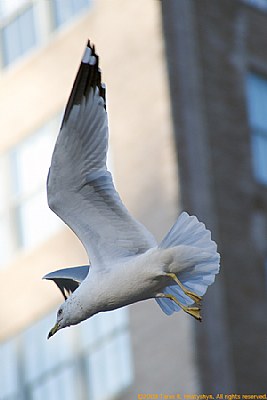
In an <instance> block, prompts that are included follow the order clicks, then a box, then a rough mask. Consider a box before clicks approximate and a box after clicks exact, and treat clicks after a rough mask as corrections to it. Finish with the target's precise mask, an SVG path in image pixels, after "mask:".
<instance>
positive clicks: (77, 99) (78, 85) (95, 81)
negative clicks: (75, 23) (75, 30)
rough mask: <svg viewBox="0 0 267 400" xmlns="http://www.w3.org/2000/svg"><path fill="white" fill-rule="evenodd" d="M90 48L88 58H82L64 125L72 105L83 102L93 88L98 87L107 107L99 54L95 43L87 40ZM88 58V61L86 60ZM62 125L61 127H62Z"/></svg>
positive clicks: (66, 110) (68, 103)
mask: <svg viewBox="0 0 267 400" xmlns="http://www.w3.org/2000/svg"><path fill="white" fill-rule="evenodd" d="M87 48H89V49H90V51H91V54H90V56H89V58H88V60H87V58H84V55H85V53H84V55H83V58H82V61H81V64H80V67H79V70H78V72H77V75H76V78H75V81H74V84H73V87H72V90H71V93H70V97H69V100H68V102H67V106H66V109H65V113H64V117H63V121H62V125H63V124H64V123H65V122H66V121H67V120H68V118H69V115H70V112H71V110H72V107H73V106H74V105H75V104H81V102H82V99H83V98H84V97H85V98H87V97H88V96H89V93H90V91H91V90H95V89H96V88H98V90H99V95H100V96H101V97H102V98H103V100H104V107H105V108H106V90H105V87H104V86H103V83H102V80H101V71H100V69H99V56H98V55H97V54H96V51H95V45H94V44H92V43H91V42H90V39H88V41H87V46H86V48H85V52H86V49H87ZM84 60H86V62H84ZM62 125H61V127H62Z"/></svg>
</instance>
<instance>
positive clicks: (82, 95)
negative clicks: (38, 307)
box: [45, 42, 220, 337]
mask: <svg viewBox="0 0 267 400" xmlns="http://www.w3.org/2000/svg"><path fill="white" fill-rule="evenodd" d="M107 147H108V124H107V114H106V109H105V87H104V85H103V84H102V83H101V73H100V70H99V68H98V56H97V55H96V53H95V50H94V47H92V46H91V45H90V43H89V42H88V45H87V47H86V50H85V54H84V56H83V59H82V62H81V66H80V69H79V71H78V73H77V76H76V79H75V82H74V85H73V89H72V92H71V95H70V98H69V101H68V104H67V107H66V110H65V114H64V117H63V122H62V127H61V130H60V133H59V135H58V138H57V142H56V145H55V149H54V152H53V156H52V162H51V167H50V172H49V176H48V182H47V193H48V204H49V207H50V208H51V209H52V210H53V211H54V212H55V213H56V214H57V215H58V216H59V217H60V218H61V219H62V220H63V221H64V222H65V223H66V224H68V225H69V227H70V228H71V229H72V230H73V231H74V232H75V233H76V235H77V236H78V237H79V238H80V240H81V242H82V243H83V245H84V247H85V249H86V251H87V253H88V257H89V259H90V268H89V266H87V267H86V266H84V267H77V269H75V268H69V269H67V270H62V271H64V273H62V271H61V272H60V271H56V273H51V274H48V275H46V277H45V278H47V279H54V280H55V282H56V283H57V284H58V286H59V287H60V289H61V291H62V293H63V294H64V291H63V289H62V285H63V284H62V282H63V281H64V284H66V279H69V278H70V279H73V282H72V284H73V285H74V286H73V285H72V286H71V287H70V288H69V289H68V291H69V292H72V294H71V295H70V296H69V297H68V298H66V301H65V303H63V304H62V306H61V307H60V309H59V311H58V317H57V323H56V325H55V327H54V328H52V329H51V331H50V333H49V337H50V336H52V335H53V334H54V333H56V332H57V331H58V330H59V329H61V328H64V327H66V326H69V325H74V324H77V323H79V322H81V321H82V320H84V319H87V318H89V317H91V316H92V315H94V314H96V313H98V312H102V311H109V310H113V309H116V308H119V307H123V306H125V305H128V304H132V303H134V302H137V301H141V300H146V299H149V298H155V299H156V301H157V302H158V304H159V305H160V307H161V308H162V310H163V311H164V312H165V313H166V314H168V315H169V314H172V313H173V312H174V311H179V310H180V309H181V308H182V309H183V310H184V311H185V312H187V313H189V314H190V315H192V316H194V317H195V318H196V319H199V320H201V316H200V308H199V305H200V300H201V296H202V295H203V294H204V293H205V292H206V290H207V287H208V286H209V285H210V284H211V283H212V282H213V281H214V278H215V274H217V273H218V271H219V259H220V257H219V254H218V253H217V246H216V243H215V242H213V241H212V240H211V235H210V232H209V231H208V230H207V229H206V228H205V226H204V224H203V223H200V222H199V221H198V219H197V218H196V217H194V216H189V215H188V214H187V213H185V212H183V213H182V214H181V215H180V217H179V218H178V219H177V221H176V222H175V224H174V225H173V227H172V229H171V230H170V231H169V233H168V234H167V235H166V236H165V238H164V239H163V240H162V242H161V243H160V244H159V245H157V242H156V241H155V239H154V238H153V236H152V235H151V233H150V232H149V231H148V230H147V229H146V228H145V227H144V226H143V225H142V224H140V223H139V222H138V221H136V220H135V219H134V218H133V217H132V216H131V215H130V214H129V212H128V210H127V209H126V208H125V206H124V205H123V203H122V201H121V199H120V197H119V194H118V193H117V192H116V190H115V188H114V184H113V180H112V176H111V174H110V172H109V171H108V170H107V166H106V154H107ZM84 268H85V269H84ZM88 270H89V272H88ZM85 271H86V272H85ZM63 275H64V276H63ZM86 275H87V276H86ZM77 276H81V278H79V277H78V278H77ZM62 277H63V279H62ZM74 281H75V282H74ZM79 284H80V286H79V287H77V286H78V285H79ZM64 296H65V294H64ZM65 297H66V296H65ZM193 303H196V304H197V307H191V305H192V304H193Z"/></svg>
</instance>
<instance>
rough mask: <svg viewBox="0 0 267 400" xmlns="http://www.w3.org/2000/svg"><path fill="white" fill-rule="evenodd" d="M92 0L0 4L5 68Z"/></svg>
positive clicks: (0, 49)
mask: <svg viewBox="0 0 267 400" xmlns="http://www.w3.org/2000/svg"><path fill="white" fill-rule="evenodd" d="M90 4H91V0H0V59H1V64H2V67H8V66H9V65H10V64H12V63H13V62H15V61H17V60H18V59H19V58H21V57H22V56H23V55H25V54H27V53H28V51H30V50H31V49H33V48H35V47H36V46H37V45H40V44H41V43H44V42H46V41H47V37H48V36H49V34H50V33H51V32H52V31H53V30H55V29H58V28H60V27H61V26H62V25H64V24H65V23H67V22H69V21H71V20H72V19H73V18H75V16H77V15H78V14H80V13H82V12H83V11H84V10H85V9H86V8H88V6H89V5H90Z"/></svg>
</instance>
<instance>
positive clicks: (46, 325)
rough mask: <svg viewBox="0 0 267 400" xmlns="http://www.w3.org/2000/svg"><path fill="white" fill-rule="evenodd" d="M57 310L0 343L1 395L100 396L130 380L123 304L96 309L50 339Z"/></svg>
mask: <svg viewBox="0 0 267 400" xmlns="http://www.w3.org/2000/svg"><path fill="white" fill-rule="evenodd" d="M54 318H55V312H54V313H53V314H51V315H48V316H47V317H46V318H44V319H43V320H41V321H39V322H37V323H35V324H34V325H33V326H31V327H30V328H28V329H27V330H26V331H24V332H22V333H21V334H19V335H18V336H17V337H15V338H13V339H11V340H9V341H8V342H6V343H3V344H2V345H1V344H0V359H1V363H0V387H1V393H0V400H10V399H12V400H15V399H16V400H20V399H31V400H46V399H49V400H58V399H64V400H73V399H76V400H82V399H85V398H86V399H90V400H102V399H108V398H112V396H114V395H116V394H118V393H119V392H121V391H122V390H124V389H125V388H127V387H128V385H129V384H130V383H131V382H132V366H131V350H130V337H129V331H128V311H127V308H123V309H119V310H115V311H112V312H108V313H102V314H97V315H95V316H94V317H92V318H91V319H89V320H87V321H85V322H83V323H81V324H80V325H77V326H75V327H73V328H66V329H64V330H63V331H61V332H59V333H57V334H56V335H55V336H53V338H51V339H50V340H49V341H47V340H46V335H47V333H48V331H49V329H50V328H51V327H52V326H53V324H54V322H55V321H54Z"/></svg>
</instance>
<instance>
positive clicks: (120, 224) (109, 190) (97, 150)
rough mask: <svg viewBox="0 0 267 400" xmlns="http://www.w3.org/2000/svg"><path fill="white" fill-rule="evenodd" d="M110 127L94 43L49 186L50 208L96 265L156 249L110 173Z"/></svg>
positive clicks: (57, 147)
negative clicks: (108, 158) (119, 191)
mask: <svg viewBox="0 0 267 400" xmlns="http://www.w3.org/2000/svg"><path fill="white" fill-rule="evenodd" d="M107 146H108V122H107V113H106V108H105V87H104V85H103V84H102V83H101V73H100V70H99V68H98V56H97V55H96V54H95V50H94V47H92V46H91V45H90V42H88V45H87V48H86V51H85V54H84V56H83V59H82V62H81V65H80V68H79V71H78V73H77V76H76V79H75V82H74V85H73V89H72V92H71V95H70V98H69V101H68V104H67V107H66V110H65V114H64V117H63V122H62V127H61V130H60V132H59V135H58V139H57V142H56V145H55V149H54V153H53V156H52V162H51V167H50V173H49V176H48V182H47V193H48V204H49V206H50V208H51V209H52V210H53V211H54V212H55V213H56V214H57V215H58V216H59V217H60V218H61V219H62V220H63V221H64V222H65V223H66V224H67V225H68V226H69V227H70V228H71V229H72V230H73V231H74V232H75V233H76V235H77V236H78V237H79V238H80V240H81V242H82V243H83V245H84V247H85V249H86V250H87V253H88V256H89V258H90V261H91V265H93V266H94V265H98V266H107V265H109V264H111V263H114V262H116V261H117V260H118V259H119V258H122V257H127V256H131V255H135V254H139V253H143V252H145V251H146V250H147V249H149V248H151V247H154V246H155V245H156V242H155V239H154V238H153V236H152V235H151V234H150V233H149V232H148V231H147V230H146V229H145V227H144V226H143V225H142V224H140V223H139V222H138V221H136V220H135V219H134V218H133V217H132V216H131V215H130V214H129V212H128V211H127V209H126V208H125V207H124V205H123V204H122V201H121V199H120V197H119V195H118V193H117V192H116V190H115V188H114V184H113V180H112V176H111V174H110V172H108V171H107V167H106V155H107Z"/></svg>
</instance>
